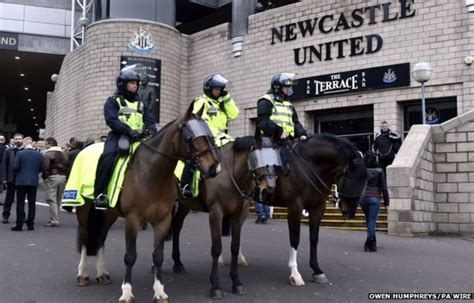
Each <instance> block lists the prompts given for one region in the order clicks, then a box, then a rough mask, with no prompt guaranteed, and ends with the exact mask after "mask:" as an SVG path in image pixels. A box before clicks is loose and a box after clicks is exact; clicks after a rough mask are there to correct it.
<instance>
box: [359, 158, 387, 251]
mask: <svg viewBox="0 0 474 303" xmlns="http://www.w3.org/2000/svg"><path fill="white" fill-rule="evenodd" d="M364 164H365V167H366V168H367V185H366V187H365V193H364V196H363V197H362V199H361V201H360V207H361V208H362V210H363V211H364V214H365V222H366V226H367V240H366V241H365V244H364V250H365V251H370V252H373V251H377V240H376V238H375V227H376V224H377V217H378V215H379V209H380V201H381V195H382V196H383V202H384V204H385V207H388V205H389V204H390V200H389V197H388V191H387V184H386V182H385V176H384V172H383V170H382V168H380V167H379V165H378V163H377V158H376V156H375V154H374V153H373V152H371V151H368V152H367V153H366V154H365V155H364Z"/></svg>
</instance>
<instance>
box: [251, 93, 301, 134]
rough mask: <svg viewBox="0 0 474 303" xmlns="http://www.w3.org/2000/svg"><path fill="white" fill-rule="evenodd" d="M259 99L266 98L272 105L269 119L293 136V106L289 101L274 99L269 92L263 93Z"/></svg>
mask: <svg viewBox="0 0 474 303" xmlns="http://www.w3.org/2000/svg"><path fill="white" fill-rule="evenodd" d="M260 99H265V100H268V101H270V102H271V103H272V105H273V109H272V115H271V116H270V120H272V121H273V122H275V123H276V124H277V125H278V126H279V127H281V128H283V132H284V133H286V134H288V135H289V136H292V137H294V136H295V123H293V106H292V105H291V103H290V101H287V100H283V101H276V100H275V98H274V97H273V95H271V94H266V95H263V96H262V97H261V98H260ZM260 99H259V100H260Z"/></svg>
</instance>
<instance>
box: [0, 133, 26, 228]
mask: <svg viewBox="0 0 474 303" xmlns="http://www.w3.org/2000/svg"><path fill="white" fill-rule="evenodd" d="M13 144H14V147H11V148H7V149H6V150H5V154H4V155H3V159H2V169H1V171H0V181H1V182H2V185H3V187H4V188H6V190H7V193H6V194H5V203H4V205H3V213H2V223H3V224H8V220H9V218H10V212H11V208H12V204H13V200H15V193H16V186H15V179H16V172H15V171H14V170H13V166H14V164H15V158H16V155H17V153H18V152H19V151H21V150H22V149H23V135H22V134H20V133H16V134H15V135H14V136H13Z"/></svg>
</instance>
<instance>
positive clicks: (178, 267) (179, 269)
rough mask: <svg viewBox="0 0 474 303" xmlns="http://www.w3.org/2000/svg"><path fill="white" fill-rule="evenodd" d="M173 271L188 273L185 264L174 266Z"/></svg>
mask: <svg viewBox="0 0 474 303" xmlns="http://www.w3.org/2000/svg"><path fill="white" fill-rule="evenodd" d="M173 271H174V273H175V274H184V273H186V268H184V265H183V264H178V265H175V266H173Z"/></svg>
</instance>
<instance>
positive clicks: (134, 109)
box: [115, 97, 145, 130]
mask: <svg viewBox="0 0 474 303" xmlns="http://www.w3.org/2000/svg"><path fill="white" fill-rule="evenodd" d="M115 100H117V103H118V105H119V114H118V119H119V120H120V122H122V123H124V124H127V125H128V126H130V128H131V129H132V130H143V129H144V128H145V124H144V123H143V104H142V102H140V101H135V102H129V101H128V100H127V99H125V98H120V97H117V98H116V99H115Z"/></svg>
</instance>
